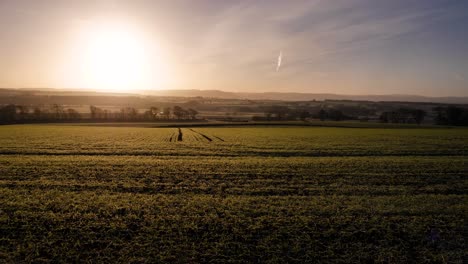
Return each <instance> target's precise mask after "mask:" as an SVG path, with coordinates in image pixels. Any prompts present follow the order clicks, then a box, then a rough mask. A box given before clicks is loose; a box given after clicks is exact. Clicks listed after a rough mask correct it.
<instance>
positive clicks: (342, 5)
mask: <svg viewBox="0 0 468 264" xmlns="http://www.w3.org/2000/svg"><path fill="white" fill-rule="evenodd" d="M467 7H468V5H467V3H466V2H465V1H456V0H448V1H436V0H420V1H403V0H396V1H383V0H377V1H376V0H336V1H323V0H322V1H320V0H308V1H302V0H297V1H280V0H270V1H266V0H262V1H216V0H200V1H182V0H176V1H150V0H135V1H129V0H128V1H124V0H120V1H118V0H113V1H110V0H102V1H98V0H95V1H91V0H83V1H59V0H41V1H33V0H31V1H26V0H2V1H0V40H1V41H0V69H2V70H1V71H0V87H5V88H16V87H33V88H34V87H41V88H45V87H50V88H73V89H81V88H83V89H95V90H109V91H137V90H153V89H154V90H159V89H206V90H208V89H219V90H227V91H242V92H267V91H273V92H308V93H341V94H420V95H432V96H449V95H456V96H457V95H458V96H460V95H461V96H467V95H468V85H467V84H468V82H467V78H468V48H467V47H468V45H466V43H467V40H468V35H467V33H466V30H465V26H464V25H466V24H468V18H467V15H466V12H465V11H466V10H467ZM280 53H281V66H280V67H278V59H279V54H280Z"/></svg>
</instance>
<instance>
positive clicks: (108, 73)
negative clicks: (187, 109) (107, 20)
mask: <svg viewBox="0 0 468 264" xmlns="http://www.w3.org/2000/svg"><path fill="white" fill-rule="evenodd" d="M84 38H85V40H84V41H85V45H84V47H83V48H84V49H83V50H84V54H83V57H82V58H81V60H82V62H83V63H82V67H83V71H82V72H83V73H84V75H85V78H86V83H87V86H89V87H90V88H94V89H97V90H101V91H111V92H131V91H136V90H143V89H153V88H159V87H155V86H158V85H161V84H163V83H164V81H165V80H166V79H167V67H166V65H165V64H164V59H163V58H162V54H161V53H160V52H157V49H156V47H154V46H151V45H149V43H148V41H146V40H145V38H144V36H142V35H141V34H138V33H137V32H135V31H132V30H131V29H129V28H125V27H118V26H100V27H96V28H93V29H91V30H88V31H87V32H86V34H85V37H84ZM150 86H151V87H150Z"/></svg>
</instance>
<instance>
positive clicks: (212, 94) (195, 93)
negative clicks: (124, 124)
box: [0, 88, 468, 104]
mask: <svg viewBox="0 0 468 264" xmlns="http://www.w3.org/2000/svg"><path fill="white" fill-rule="evenodd" d="M35 92H37V93H38V94H39V93H40V94H48V95H62V96H72V95H81V96H84V95H85V96H93V95H94V96H139V95H140V96H141V95H146V96H168V97H205V98H219V99H246V100H275V101H312V100H316V101H323V100H351V101H374V102H415V103H446V104H468V97H463V96H462V97H457V96H446V97H430V96H421V95H405V94H389V95H343V94H332V93H295V92H291V93H282V92H264V93H244V92H226V91H221V90H193V89H192V90H189V89H187V90H143V91H135V92H133V93H131V92H127V93H111V92H100V91H92V90H89V89H51V88H17V89H12V88H0V96H5V95H13V94H17V93H35Z"/></svg>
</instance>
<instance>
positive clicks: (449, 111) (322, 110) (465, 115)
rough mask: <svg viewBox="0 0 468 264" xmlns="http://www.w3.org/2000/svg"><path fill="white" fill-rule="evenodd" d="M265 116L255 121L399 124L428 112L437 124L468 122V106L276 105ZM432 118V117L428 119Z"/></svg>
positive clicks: (265, 109)
mask: <svg viewBox="0 0 468 264" xmlns="http://www.w3.org/2000/svg"><path fill="white" fill-rule="evenodd" d="M263 112H264V116H254V117H253V118H252V120H254V121H288V120H289V121H291V120H306V119H320V120H322V121H325V120H330V121H342V120H361V121H368V120H370V119H372V120H375V121H380V122H382V123H398V124H421V123H423V122H424V121H425V120H426V119H427V117H428V116H431V119H432V121H433V123H434V124H437V125H452V126H466V125H468V109H467V108H461V107H457V106H445V107H442V106H438V107H434V108H432V111H430V109H429V112H430V113H428V112H427V111H425V110H422V109H417V108H399V109H396V110H391V111H380V114H377V113H378V112H377V111H375V110H374V109H369V108H362V107H359V106H340V107H336V108H335V107H318V108H311V107H308V108H300V107H296V108H290V107H288V106H285V105H273V106H267V107H263ZM426 121H427V122H430V121H431V120H426Z"/></svg>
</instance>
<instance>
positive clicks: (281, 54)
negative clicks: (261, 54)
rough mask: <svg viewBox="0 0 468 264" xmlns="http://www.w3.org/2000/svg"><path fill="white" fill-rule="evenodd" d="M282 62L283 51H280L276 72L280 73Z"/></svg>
mask: <svg viewBox="0 0 468 264" xmlns="http://www.w3.org/2000/svg"><path fill="white" fill-rule="evenodd" d="M282 60H283V51H280V54H279V56H278V64H277V65H276V71H279V69H280V67H281V61H282Z"/></svg>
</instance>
